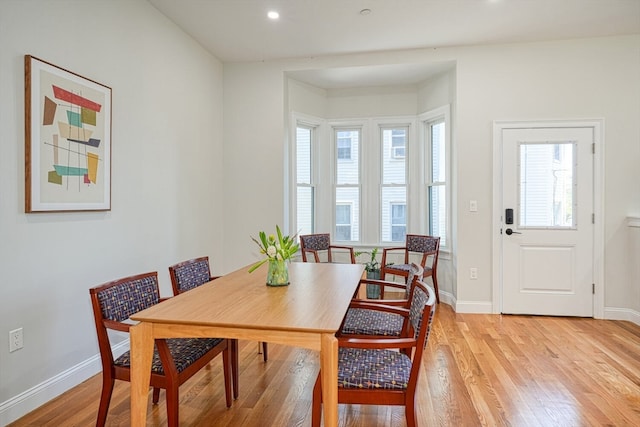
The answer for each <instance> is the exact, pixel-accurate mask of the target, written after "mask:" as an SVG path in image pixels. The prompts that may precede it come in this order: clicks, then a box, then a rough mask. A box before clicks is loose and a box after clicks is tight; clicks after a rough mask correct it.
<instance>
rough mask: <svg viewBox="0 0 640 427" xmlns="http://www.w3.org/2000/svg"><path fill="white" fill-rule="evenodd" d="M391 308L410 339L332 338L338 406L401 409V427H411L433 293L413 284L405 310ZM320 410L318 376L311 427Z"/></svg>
mask: <svg viewBox="0 0 640 427" xmlns="http://www.w3.org/2000/svg"><path fill="white" fill-rule="evenodd" d="M389 308H391V307H389ZM393 308H394V309H395V310H397V312H398V313H399V314H402V316H404V317H406V318H407V319H408V321H409V323H410V324H411V328H412V331H413V332H412V334H411V336H409V337H400V338H351V337H345V336H340V337H338V403H347V404H363V405H401V406H404V407H405V419H406V423H407V426H408V427H415V426H416V422H417V420H416V410H415V398H416V389H417V383H418V376H419V374H420V367H421V365H423V363H422V354H423V351H424V349H425V347H426V345H427V340H428V338H429V332H430V330H431V323H432V321H433V316H434V313H435V310H436V298H435V291H434V290H433V289H432V288H430V287H428V286H427V285H426V284H425V283H424V282H423V281H417V282H416V283H415V287H414V290H413V296H412V299H411V305H410V308H409V309H404V308H400V307H393ZM398 349H400V350H401V351H398ZM321 405H322V384H321V375H320V374H318V377H317V379H316V382H315V385H314V387H313V404H312V408H311V425H312V426H313V427H319V426H320V421H321V409H322V406H321Z"/></svg>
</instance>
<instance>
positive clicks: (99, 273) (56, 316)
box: [0, 0, 281, 425]
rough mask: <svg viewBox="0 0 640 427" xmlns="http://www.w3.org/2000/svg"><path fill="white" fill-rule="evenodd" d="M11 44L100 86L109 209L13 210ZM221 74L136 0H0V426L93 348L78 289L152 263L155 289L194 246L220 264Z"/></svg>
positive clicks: (19, 64) (15, 84)
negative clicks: (16, 338)
mask: <svg viewBox="0 0 640 427" xmlns="http://www.w3.org/2000/svg"><path fill="white" fill-rule="evenodd" d="M25 54H31V55H34V56H36V57H39V58H41V59H43V60H46V61H49V62H51V63H53V64H56V65H58V66H60V67H63V68H66V69H68V70H71V71H74V72H76V73H78V74H81V75H83V76H85V77H87V78H91V79H93V80H96V81H98V82H101V83H103V84H105V85H108V86H110V87H111V88H112V90H113V100H112V105H113V124H112V147H113V150H112V210H111V211H110V212H104V213H55V214H29V215H26V214H25V213H24V166H23V165H24V101H23V99H24V85H23V80H24V77H23V76H24V65H23V57H24V55H25ZM222 79H223V71H222V64H221V63H220V62H219V61H218V60H216V59H215V58H214V57H212V56H211V55H210V54H208V53H207V52H205V51H204V50H203V49H202V47H201V46H200V45H198V44H196V43H195V42H194V41H193V40H192V39H190V38H189V37H187V36H186V35H185V34H184V33H183V32H182V31H181V30H178V29H177V28H176V27H175V25H174V24H173V23H171V22H170V21H168V20H167V19H166V18H165V17H164V16H163V15H161V14H160V13H159V12H158V11H157V10H156V9H154V8H153V7H151V6H150V5H149V4H148V3H147V2H146V1H143V0H135V1H131V0H112V1H98V0H67V1H63V0H60V1H55V2H52V1H46V0H31V1H28V2H25V1H13V0H2V1H0V141H1V143H0V271H2V280H1V284H0V425H4V424H5V423H7V422H9V421H10V420H11V419H13V418H15V416H16V414H17V415H21V413H20V412H21V411H24V410H27V409H29V405H30V404H31V403H33V402H35V401H37V400H38V399H39V398H40V397H38V398H33V399H31V400H30V401H29V402H26V403H25V402H24V401H23V400H24V399H27V400H28V398H26V397H25V396H24V395H21V393H24V392H27V394H28V392H29V389H30V388H32V387H34V386H37V385H41V383H43V382H44V381H48V380H50V379H52V378H54V377H56V376H58V375H60V374H61V373H63V372H64V371H65V370H67V369H73V368H74V367H77V365H78V364H80V363H84V362H85V361H87V360H88V359H90V358H91V357H92V356H95V355H96V354H97V353H98V347H97V340H96V333H95V327H94V325H93V314H92V311H91V306H90V301H89V292H88V289H89V288H90V287H92V286H95V285H98V284H100V283H103V282H106V281H109V280H112V279H116V278H119V277H123V276H126V275H130V274H137V273H142V272H146V271H158V272H159V279H160V283H161V293H162V294H163V295H166V296H168V295H170V294H171V286H170V281H169V275H168V271H167V267H168V266H169V265H170V264H172V263H175V262H177V261H181V260H183V259H187V258H190V257H194V256H198V255H209V256H210V257H211V258H212V262H213V269H214V273H216V272H217V273H218V274H219V273H222V272H224V270H223V260H222V257H223V247H222V238H223V232H222V230H223V225H224V221H223V212H222V203H221V200H222V196H223V185H222V181H223V175H222V163H223V162H222ZM279 118H280V119H281V116H279ZM18 327H22V328H24V348H23V349H21V350H18V351H16V352H14V353H9V352H8V331H9V330H12V329H15V328H18ZM92 366H93V369H95V367H97V366H98V365H97V364H94V365H92ZM51 388H52V389H55V387H51ZM46 393H47V392H46V391H45V392H42V393H41V394H42V399H45V400H46V399H47V398H48V397H50V396H46Z"/></svg>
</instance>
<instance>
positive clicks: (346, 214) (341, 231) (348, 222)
mask: <svg viewBox="0 0 640 427" xmlns="http://www.w3.org/2000/svg"><path fill="white" fill-rule="evenodd" d="M359 218H360V190H359V188H358V187H338V188H336V230H335V236H334V237H335V240H343V241H358V240H359V239H360V224H359Z"/></svg>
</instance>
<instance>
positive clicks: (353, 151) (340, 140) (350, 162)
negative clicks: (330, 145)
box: [336, 130, 360, 185]
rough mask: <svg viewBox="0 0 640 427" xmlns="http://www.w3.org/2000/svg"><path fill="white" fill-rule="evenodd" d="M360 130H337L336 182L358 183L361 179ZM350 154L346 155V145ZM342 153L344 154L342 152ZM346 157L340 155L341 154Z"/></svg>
mask: <svg viewBox="0 0 640 427" xmlns="http://www.w3.org/2000/svg"><path fill="white" fill-rule="evenodd" d="M359 141H360V131H359V130H336V156H337V159H338V161H337V162H336V184H338V185H340V184H358V183H359V182H360V181H359V166H360V165H359V162H358V151H359V146H358V145H359V144H358V143H359ZM347 145H348V146H349V147H350V148H349V155H348V156H347V155H346V151H344V150H346V146H347ZM341 150H343V151H341ZM341 153H342V154H341ZM341 155H342V156H344V157H340V156H341Z"/></svg>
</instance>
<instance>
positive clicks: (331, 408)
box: [320, 334, 338, 427]
mask: <svg viewBox="0 0 640 427" xmlns="http://www.w3.org/2000/svg"><path fill="white" fill-rule="evenodd" d="M320 346H321V347H320V374H321V375H322V402H323V413H324V425H325V426H326V427H335V426H337V425H338V340H337V339H336V337H335V336H334V335H331V334H323V335H322V341H321V343H320Z"/></svg>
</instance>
